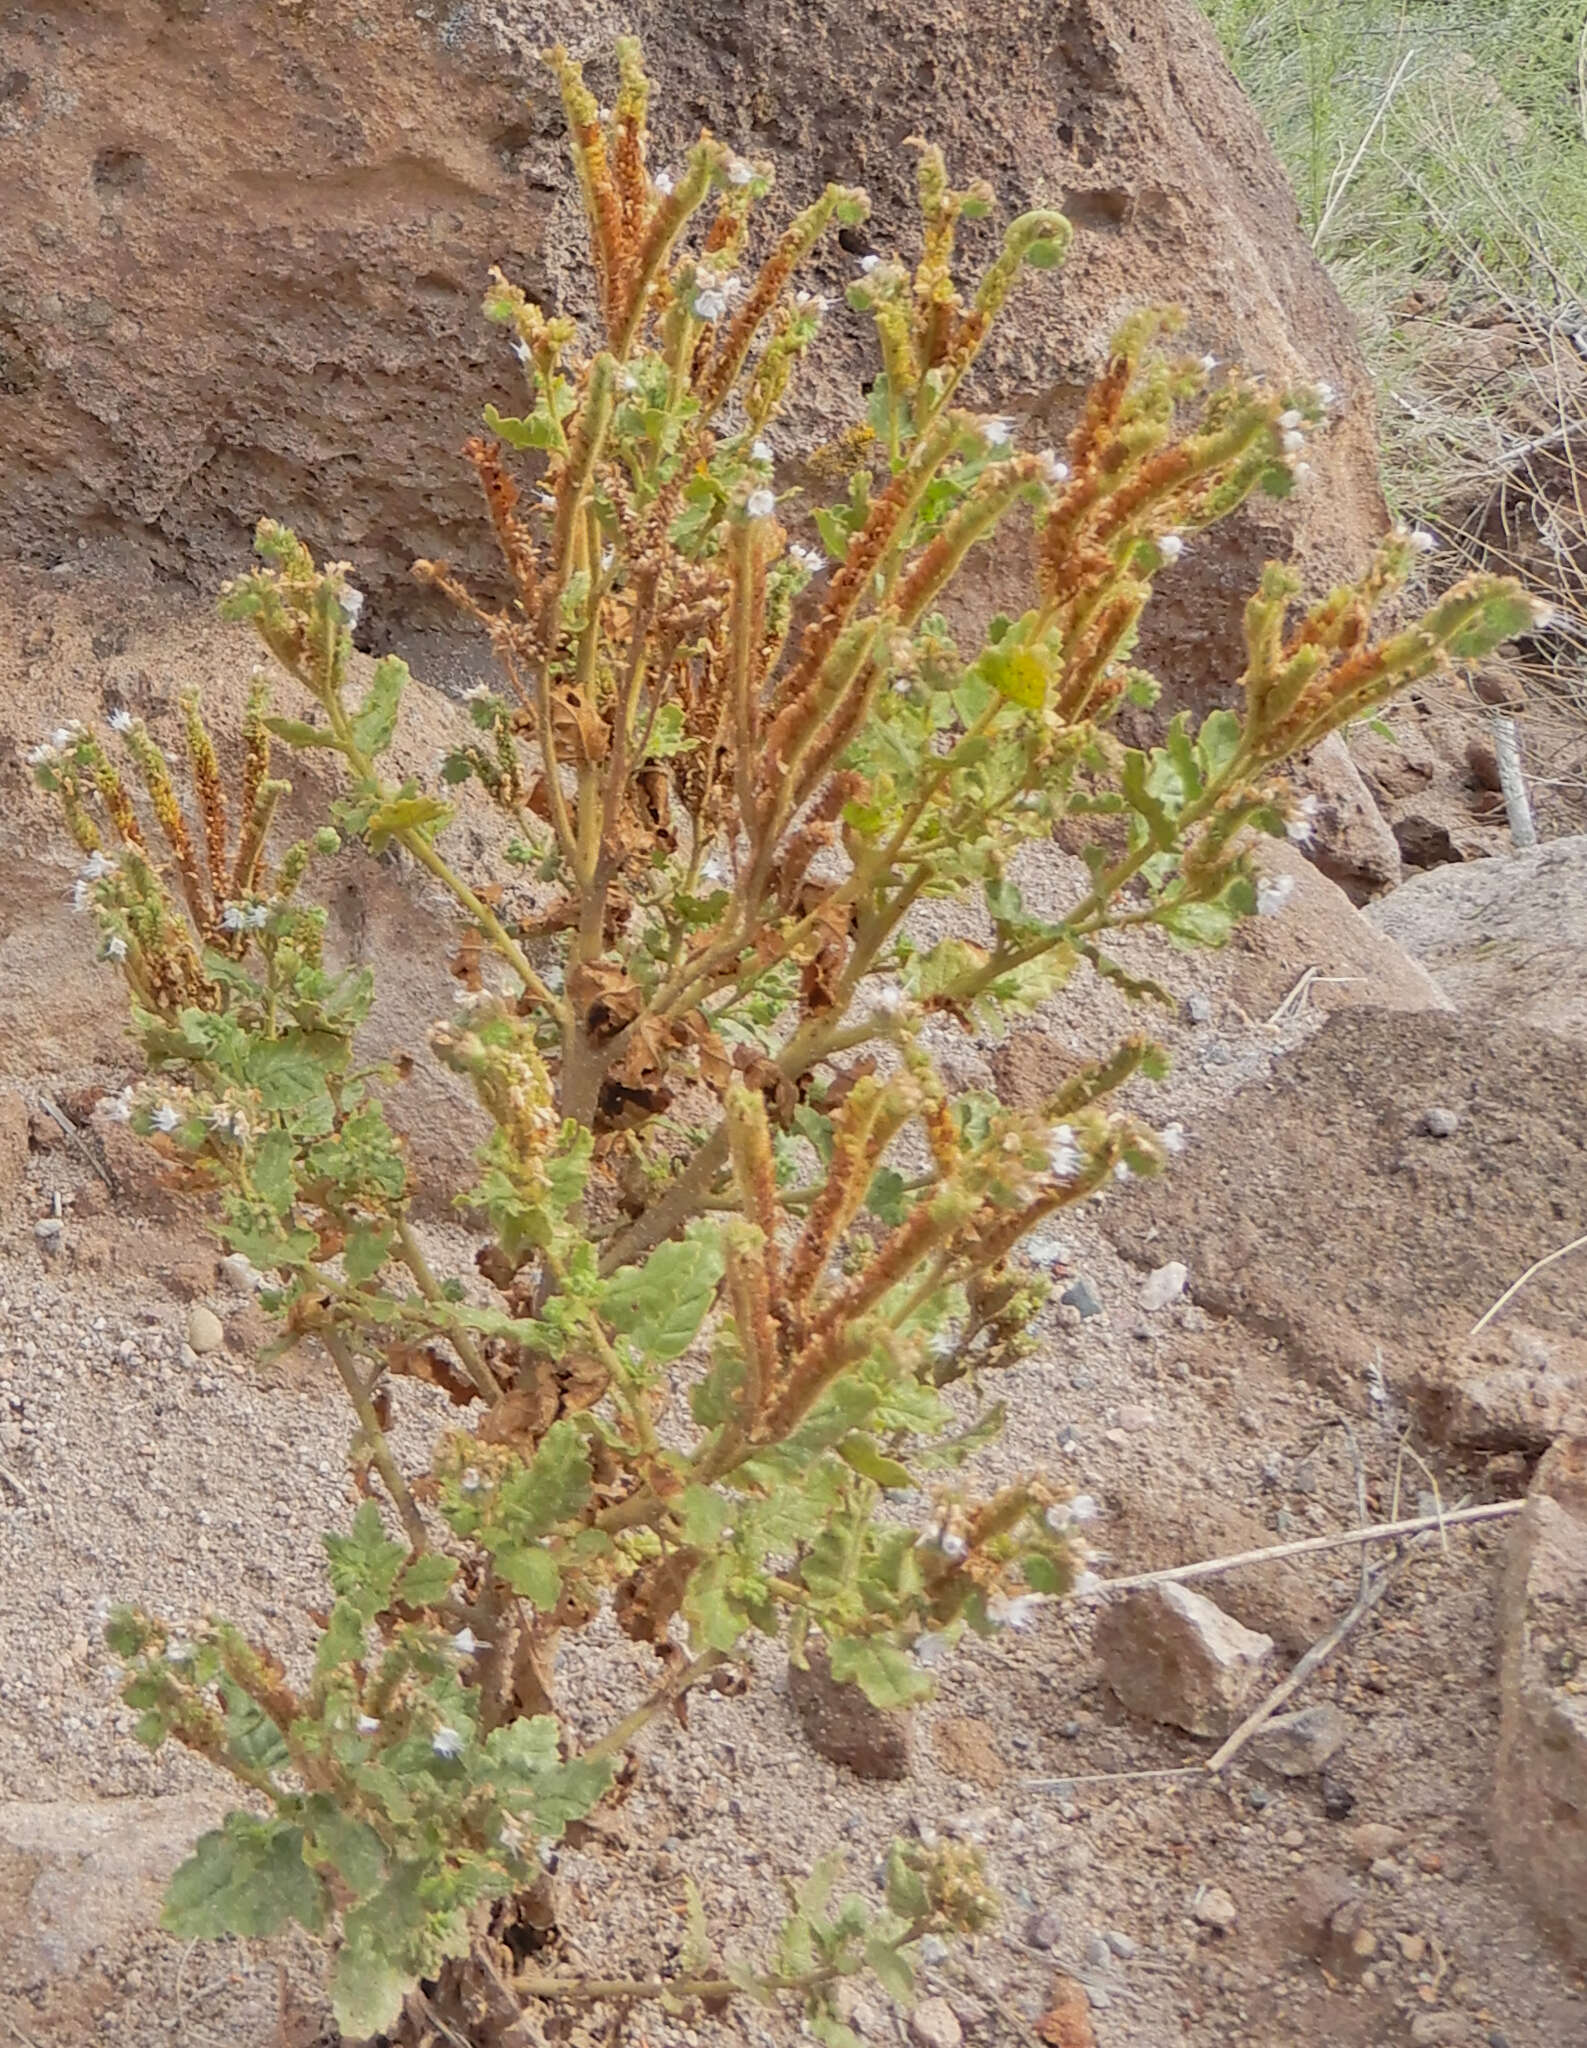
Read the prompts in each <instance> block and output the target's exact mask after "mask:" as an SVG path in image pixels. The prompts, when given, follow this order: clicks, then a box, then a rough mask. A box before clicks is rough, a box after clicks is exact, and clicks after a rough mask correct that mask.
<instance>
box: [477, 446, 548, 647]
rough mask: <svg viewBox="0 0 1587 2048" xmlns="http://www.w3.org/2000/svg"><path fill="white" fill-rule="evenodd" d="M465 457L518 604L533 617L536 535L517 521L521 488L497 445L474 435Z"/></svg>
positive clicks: (535, 593) (537, 581)
mask: <svg viewBox="0 0 1587 2048" xmlns="http://www.w3.org/2000/svg"><path fill="white" fill-rule="evenodd" d="M463 453H464V455H465V456H466V457H467V459H468V460H469V461H470V462H471V463H472V464H473V465H474V474H475V475H476V476H477V477H478V478H479V485H480V489H481V490H482V491H483V492H484V494H485V504H486V507H487V509H488V510H489V512H490V523H491V526H492V528H493V530H494V532H495V535H496V545H497V547H498V548H500V550H501V556H502V560H503V561H504V562H505V563H506V564H507V569H508V573H509V574H510V575H511V577H512V579H513V582H514V583H515V584H516V585H517V587H518V597H519V601H520V602H521V604H522V605H523V608H524V610H525V611H526V612H527V613H529V614H530V616H531V617H532V616H533V615H534V609H535V599H536V595H537V592H538V590H539V585H540V576H539V570H538V567H537V565H536V562H535V544H534V535H533V534H532V533H531V532H530V531H529V528H528V526H527V525H526V524H525V523H524V521H523V520H521V519H520V518H519V517H518V511H517V507H518V486H517V485H516V484H515V483H514V482H513V480H512V478H511V477H510V476H509V475H508V474H507V468H506V465H505V463H504V462H503V461H502V459H501V450H500V449H499V448H498V447H497V446H496V444H495V442H494V441H487V440H486V439H485V437H484V436H483V435H482V434H475V435H473V436H472V437H471V438H470V439H469V440H467V441H465V442H464V443H463Z"/></svg>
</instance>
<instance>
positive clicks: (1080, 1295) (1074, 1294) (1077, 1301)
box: [1058, 1279, 1102, 1323]
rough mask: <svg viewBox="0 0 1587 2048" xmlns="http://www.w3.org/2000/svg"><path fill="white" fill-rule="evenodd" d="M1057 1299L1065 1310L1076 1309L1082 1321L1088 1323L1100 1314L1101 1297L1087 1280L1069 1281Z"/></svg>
mask: <svg viewBox="0 0 1587 2048" xmlns="http://www.w3.org/2000/svg"><path fill="white" fill-rule="evenodd" d="M1058 1299H1059V1300H1060V1301H1061V1302H1062V1303H1063V1305H1064V1306H1065V1308H1074V1309H1078V1310H1079V1311H1080V1315H1081V1318H1082V1320H1083V1321H1085V1322H1088V1323H1089V1322H1090V1321H1091V1319H1092V1317H1093V1316H1099V1315H1101V1313H1102V1297H1101V1296H1100V1295H1099V1294H1098V1293H1097V1291H1096V1289H1095V1288H1094V1287H1093V1286H1092V1285H1091V1282H1090V1281H1089V1280H1085V1279H1078V1280H1073V1281H1071V1282H1070V1284H1069V1285H1068V1286H1067V1287H1066V1288H1065V1289H1064V1291H1063V1293H1062V1294H1060V1295H1059V1297H1058Z"/></svg>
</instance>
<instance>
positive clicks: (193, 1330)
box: [187, 1301, 226, 1358]
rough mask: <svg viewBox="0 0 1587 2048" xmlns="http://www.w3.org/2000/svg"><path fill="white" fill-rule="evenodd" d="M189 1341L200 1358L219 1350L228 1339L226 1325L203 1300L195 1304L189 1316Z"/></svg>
mask: <svg viewBox="0 0 1587 2048" xmlns="http://www.w3.org/2000/svg"><path fill="white" fill-rule="evenodd" d="M187 1341H188V1344H189V1345H190V1346H191V1348H192V1349H193V1350H194V1351H195V1352H196V1353H197V1354H198V1356H199V1357H200V1358H205V1357H207V1356H208V1355H209V1353H210V1352H212V1351H218V1350H219V1349H220V1347H221V1346H222V1345H223V1344H224V1343H225V1341H226V1326H225V1324H224V1323H222V1321H221V1319H220V1317H219V1316H218V1315H216V1313H215V1311H214V1310H213V1309H212V1308H206V1307H205V1306H204V1304H203V1302H201V1301H197V1302H195V1303H194V1304H193V1307H192V1311H191V1312H190V1314H189V1315H188V1318H187Z"/></svg>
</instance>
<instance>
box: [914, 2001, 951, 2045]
mask: <svg viewBox="0 0 1587 2048" xmlns="http://www.w3.org/2000/svg"><path fill="white" fill-rule="evenodd" d="M909 2038H910V2040H911V2041H913V2042H914V2043H915V2048H959V2044H960V2043H961V2042H962V2041H963V2039H964V2030H963V2028H962V2027H961V2026H960V2025H959V2022H958V2020H957V2018H956V2017H955V2015H954V2010H953V2007H952V2006H951V2005H949V2003H948V2001H947V2000H946V1999H945V1998H926V1999H922V2000H921V2002H920V2004H919V2005H917V2006H916V2007H915V2010H914V2011H913V2012H912V2013H911V2014H910V2017H909Z"/></svg>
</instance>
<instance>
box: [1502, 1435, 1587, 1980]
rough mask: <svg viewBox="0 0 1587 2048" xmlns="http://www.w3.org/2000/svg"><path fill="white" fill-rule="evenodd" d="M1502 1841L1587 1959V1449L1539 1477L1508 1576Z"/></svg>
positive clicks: (1519, 1881) (1546, 1911) (1507, 1857)
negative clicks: (1585, 1677) (1586, 1674)
mask: <svg viewBox="0 0 1587 2048" xmlns="http://www.w3.org/2000/svg"><path fill="white" fill-rule="evenodd" d="M1499 1615H1500V1652H1499V1654H1500V1662H1499V1691H1500V1702H1501V1705H1500V1723H1499V1758H1498V1768H1497V1775H1496V1782H1495V1786H1494V1801H1493V1839H1494V1848H1495V1850H1496V1851H1497V1853H1498V1858H1499V1864H1500V1867H1501V1868H1502V1869H1503V1870H1504V1872H1505V1873H1506V1875H1507V1876H1508V1877H1509V1878H1510V1880H1511V1882H1512V1883H1513V1884H1515V1885H1516V1886H1517V1887H1518V1888H1519V1889H1520V1890H1521V1891H1523V1892H1524V1893H1525V1894H1526V1896H1527V1897H1528V1898H1529V1899H1530V1900H1531V1901H1532V1904H1533V1906H1534V1907H1535V1908H1536V1910H1537V1913H1538V1916H1539V1918H1540V1919H1541V1920H1542V1921H1543V1922H1544V1923H1545V1925H1547V1926H1548V1927H1549V1928H1550V1930H1551V1931H1552V1932H1553V1933H1555V1934H1556V1935H1557V1936H1559V1937H1560V1938H1561V1939H1562V1940H1563V1941H1564V1942H1565V1943H1566V1944H1567V1945H1568V1946H1569V1947H1570V1948H1571V1949H1572V1950H1573V1952H1574V1955H1575V1957H1576V1959H1577V1960H1578V1961H1580V1960H1583V1959H1587V1692H1584V1691H1583V1686H1582V1673H1583V1670H1584V1668H1587V1664H1584V1660H1587V1438H1584V1437H1579V1436H1578V1437H1573V1438H1567V1439H1565V1440H1563V1441H1561V1442H1560V1443H1559V1444H1557V1445H1556V1446H1555V1447H1554V1449H1553V1450H1552V1451H1550V1453H1549V1455H1548V1457H1547V1458H1546V1459H1545V1460H1544V1461H1543V1464H1542V1465H1541V1466H1540V1467H1539V1468H1538V1474H1537V1480H1536V1482H1535V1484H1534V1486H1533V1489H1532V1498H1531V1499H1530V1501H1529V1502H1528V1503H1527V1506H1526V1508H1525V1510H1524V1511H1523V1513H1522V1516H1521V1519H1520V1520H1519V1522H1517V1524H1516V1527H1515V1531H1514V1534H1513V1536H1512V1538H1511V1543H1510V1554H1509V1561H1508V1563H1507V1565H1506V1567H1505V1577H1504V1592H1503V1597H1502V1598H1501V1600H1500V1603H1499Z"/></svg>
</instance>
